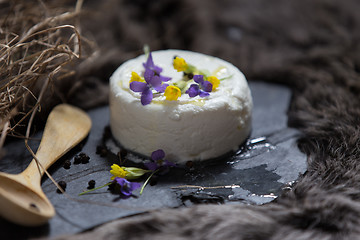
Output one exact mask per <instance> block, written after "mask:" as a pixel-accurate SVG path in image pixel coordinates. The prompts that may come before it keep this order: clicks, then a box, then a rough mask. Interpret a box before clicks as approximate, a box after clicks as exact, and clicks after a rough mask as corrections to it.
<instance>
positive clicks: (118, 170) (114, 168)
mask: <svg viewBox="0 0 360 240" xmlns="http://www.w3.org/2000/svg"><path fill="white" fill-rule="evenodd" d="M110 173H111V174H112V175H113V176H112V177H111V180H114V179H115V178H116V177H120V178H125V177H126V175H127V174H128V172H127V171H126V170H125V169H124V168H122V167H120V166H119V165H117V164H113V165H111V170H110Z"/></svg>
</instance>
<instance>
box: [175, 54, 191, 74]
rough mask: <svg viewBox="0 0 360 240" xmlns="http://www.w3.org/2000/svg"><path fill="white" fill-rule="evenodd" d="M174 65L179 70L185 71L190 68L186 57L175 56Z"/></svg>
mask: <svg viewBox="0 0 360 240" xmlns="http://www.w3.org/2000/svg"><path fill="white" fill-rule="evenodd" d="M173 66H174V68H175V69H176V70H177V71H178V72H184V71H186V70H187V69H188V64H187V63H186V62H185V59H183V58H181V57H175V59H174V61H173Z"/></svg>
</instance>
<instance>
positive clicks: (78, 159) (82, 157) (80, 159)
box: [74, 152, 90, 164]
mask: <svg viewBox="0 0 360 240" xmlns="http://www.w3.org/2000/svg"><path fill="white" fill-rule="evenodd" d="M89 160H90V157H89V156H88V155H87V154H86V153H83V152H81V153H79V154H78V155H76V156H75V157H74V164H80V163H83V164H86V163H89Z"/></svg>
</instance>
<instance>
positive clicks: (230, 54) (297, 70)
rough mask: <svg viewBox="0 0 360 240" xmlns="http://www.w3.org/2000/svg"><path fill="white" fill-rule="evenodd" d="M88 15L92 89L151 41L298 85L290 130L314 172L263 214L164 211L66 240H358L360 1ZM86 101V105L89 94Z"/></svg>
mask: <svg viewBox="0 0 360 240" xmlns="http://www.w3.org/2000/svg"><path fill="white" fill-rule="evenodd" d="M84 7H85V9H87V10H88V11H87V15H84V17H83V19H82V20H83V32H84V33H85V34H86V33H88V34H90V35H92V36H93V38H94V39H95V40H96V41H97V42H98V45H99V47H100V49H101V54H100V55H99V58H98V60H97V61H96V64H95V63H94V65H93V67H89V68H87V69H85V70H83V71H82V72H80V73H79V76H78V77H79V78H80V79H82V82H83V83H84V84H85V85H86V84H88V83H89V82H90V83H91V82H95V83H97V84H99V83H100V84H101V85H102V86H106V83H107V81H108V77H109V75H110V74H111V73H112V72H113V71H114V69H115V68H116V67H117V66H118V65H119V64H120V63H121V62H123V61H124V60H126V59H129V58H131V57H134V56H136V55H138V54H140V53H141V48H142V46H143V44H149V45H150V47H151V49H152V50H157V49H166V48H180V49H188V50H192V51H198V52H203V53H206V54H210V55H214V56H218V57H220V58H223V59H225V60H228V61H230V62H232V63H233V64H235V65H236V66H238V67H239V68H240V69H241V70H242V71H243V72H244V73H245V75H246V76H247V78H248V79H252V80H256V79H259V80H265V81H269V82H277V83H282V84H285V85H287V86H289V87H291V89H292V90H293V99H292V104H291V107H290V109H289V113H288V114H289V125H290V126H292V127H295V128H298V129H300V130H301V131H302V132H303V133H304V136H305V137H304V138H303V139H301V140H300V141H299V147H300V149H301V150H302V151H304V152H305V153H306V154H307V155H308V171H307V172H306V173H305V174H304V176H302V177H301V178H300V180H299V182H298V183H297V184H296V185H295V186H294V187H293V188H292V189H291V190H290V191H287V192H284V193H283V195H282V196H280V197H279V198H278V199H277V200H276V201H275V202H273V203H271V204H267V205H264V206H243V205H236V206H235V205H233V206H231V205H226V206H225V205H223V206H222V205H196V206H193V207H190V208H180V209H164V210H161V211H157V212H150V213H146V214H142V215H138V216H134V217H130V218H126V219H120V220H117V221H115V222H112V223H108V224H105V225H104V226H101V227H99V228H96V229H94V230H91V231H89V232H86V233H82V234H79V235H76V236H68V237H66V238H68V239H89V238H90V239H95V238H96V239H128V240H130V239H174V240H175V239H324V240H325V239H358V238H360V237H359V236H360V201H359V199H360V167H359V166H360V165H359V159H360V140H359V139H360V98H359V94H360V78H359V76H360V38H359V37H360V35H359V34H360V31H359V29H360V15H359V14H358V10H359V9H360V3H359V2H358V1H357V0H347V1H329V0H303V1H287V0H273V1H267V0H253V1H246V0H225V1H216V0H213V1H208V0H199V1H192V0H184V1H171V0H159V1H146V0H136V1H134V0H133V1H126V0H123V1H88V2H86V3H85V6H84ZM95 9H96V12H95ZM95 66H96V67H95ZM90 85H91V84H90ZM92 89H93V91H96V89H95V88H92ZM104 89H105V90H106V88H104ZM105 94H106V91H105ZM78 96H79V98H78V99H76V101H79V100H80V101H81V99H82V97H84V99H85V97H86V96H82V95H81V94H80V95H78ZM105 99H106V98H103V99H100V100H99V101H97V104H98V103H105V101H106V100H105ZM102 101H103V102H102ZM95 102H96V101H95ZM83 103H84V104H83V106H84V105H85V102H83ZM89 107H91V106H89Z"/></svg>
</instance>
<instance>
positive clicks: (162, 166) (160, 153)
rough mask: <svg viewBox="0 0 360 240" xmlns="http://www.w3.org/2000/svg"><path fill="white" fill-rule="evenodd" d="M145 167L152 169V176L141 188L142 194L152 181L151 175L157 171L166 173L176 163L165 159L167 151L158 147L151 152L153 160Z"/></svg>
mask: <svg viewBox="0 0 360 240" xmlns="http://www.w3.org/2000/svg"><path fill="white" fill-rule="evenodd" d="M144 165H145V167H146V168H147V169H149V170H151V171H152V173H151V174H150V176H149V177H148V178H147V179H146V181H145V182H144V184H143V186H142V187H141V190H140V195H141V194H142V192H143V191H144V188H145V186H146V185H147V183H148V182H149V181H150V179H151V177H152V176H154V174H155V173H160V174H165V173H167V172H168V171H169V168H170V167H175V166H176V164H174V163H172V162H170V161H168V160H166V159H165V152H164V150H162V149H158V150H156V151H154V152H152V153H151V161H150V162H148V163H145V164H144Z"/></svg>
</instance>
